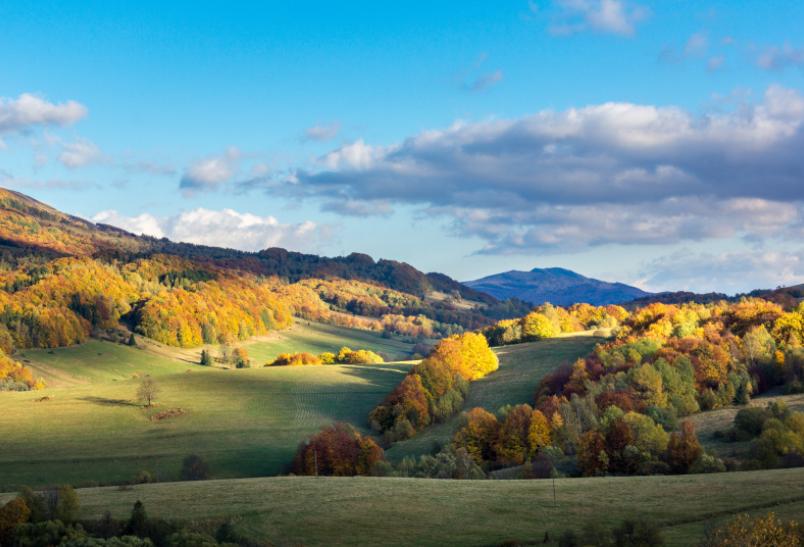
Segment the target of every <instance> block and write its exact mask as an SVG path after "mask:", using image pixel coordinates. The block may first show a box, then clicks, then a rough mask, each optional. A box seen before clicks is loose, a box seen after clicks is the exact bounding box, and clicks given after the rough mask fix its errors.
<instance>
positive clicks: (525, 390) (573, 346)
mask: <svg viewBox="0 0 804 547" xmlns="http://www.w3.org/2000/svg"><path fill="white" fill-rule="evenodd" d="M600 341H601V339H600V338H597V337H593V336H571V337H561V338H551V339H547V340H540V341H538V342H530V343H527V344H516V345H513V346H503V347H500V348H495V352H496V353H497V355H498V356H499V358H500V368H499V370H497V371H496V372H494V373H492V374H489V375H488V376H486V377H485V378H482V379H480V380H478V381H476V382H472V384H471V387H470V391H469V397H468V398H467V401H466V405H465V408H467V409H468V408H472V407H476V406H480V407H483V408H485V409H487V410H489V411H491V412H495V411H497V410H498V409H499V408H500V407H502V406H504V405H514V404H520V403H529V404H532V403H533V395H534V391H535V389H536V386H537V385H538V384H539V381H540V380H541V379H542V377H543V376H544V375H545V374H547V373H548V372H550V371H551V370H554V369H555V368H556V367H559V366H561V365H562V364H564V363H572V362H573V361H575V360H576V359H577V358H578V357H581V356H583V355H586V354H588V353H589V352H590V351H592V349H593V348H594V346H595V344H597V343H599V342H600ZM460 420H461V417H460V415H458V416H454V417H453V418H452V419H450V420H448V421H446V422H444V423H441V424H436V425H434V426H432V427H430V428H428V429H426V430H424V431H423V432H421V433H419V434H417V435H416V436H415V437H413V438H412V439H409V440H407V441H403V442H399V443H396V444H394V446H393V447H392V448H391V449H390V450H388V451H387V455H388V457H389V458H390V459H392V460H400V459H402V458H403V457H404V456H408V455H419V454H424V453H429V452H430V451H432V450H433V447H434V446H435V445H437V444H444V443H446V442H449V440H450V439H451V438H452V433H453V431H454V430H455V428H456V427H457V425H458V424H459V423H460Z"/></svg>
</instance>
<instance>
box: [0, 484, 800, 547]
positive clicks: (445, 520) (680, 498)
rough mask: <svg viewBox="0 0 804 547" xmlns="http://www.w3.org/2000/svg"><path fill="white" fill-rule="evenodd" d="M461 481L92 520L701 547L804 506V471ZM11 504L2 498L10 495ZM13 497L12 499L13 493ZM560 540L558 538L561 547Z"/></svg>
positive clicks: (185, 490) (284, 491)
mask: <svg viewBox="0 0 804 547" xmlns="http://www.w3.org/2000/svg"><path fill="white" fill-rule="evenodd" d="M555 485H556V503H555V505H554V503H553V489H552V481H549V480H531V481H452V480H434V479H395V478H370V477H361V478H314V477H275V478H261V479H234V480H223V481H201V482H185V483H163V484H150V485H140V486H135V487H133V488H132V489H130V490H120V489H118V488H91V489H85V490H81V491H80V498H81V504H82V516H83V517H85V518H97V517H100V516H101V515H102V514H103V512H104V511H106V510H107V509H108V510H110V511H111V512H112V514H113V515H114V516H116V517H118V518H124V517H126V516H127V515H128V514H129V512H130V511H131V507H132V505H133V504H134V502H135V501H136V500H142V501H143V503H144V504H145V507H146V509H147V510H148V514H149V515H152V516H160V517H163V518H170V519H178V520H185V521H199V520H207V519H209V520H218V521H221V520H224V519H233V522H234V523H235V526H236V528H237V529H238V530H240V531H241V532H243V533H245V534H247V535H248V536H250V537H253V538H259V539H263V540H270V541H272V542H274V543H275V544H277V545H299V544H303V545H308V546H312V545H346V544H350V545H356V544H363V545H365V544H371V545H389V546H390V545H498V544H500V543H501V542H503V541H505V540H512V539H513V540H519V541H523V542H534V543H541V541H542V540H543V538H544V535H545V532H547V533H548V534H549V537H550V538H551V540H552V541H553V542H555V541H556V539H557V538H558V537H559V536H560V534H561V533H562V532H563V531H564V530H566V529H568V528H574V529H575V530H576V531H581V530H582V529H584V528H585V527H588V526H590V525H600V526H604V527H606V528H610V527H612V526H615V525H617V524H619V523H620V522H621V521H622V520H623V519H626V518H631V519H645V520H650V521H653V522H655V523H657V524H658V525H659V526H661V530H662V534H663V536H664V538H665V539H666V541H667V544H668V545H685V546H686V545H694V544H696V543H697V542H698V541H699V540H700V539H701V537H702V535H703V532H704V530H705V529H706V527H708V526H710V525H711V524H713V523H717V522H720V521H722V520H723V519H725V518H728V517H729V516H731V515H734V514H736V513H740V512H751V513H755V514H760V513H765V512H767V511H769V510H773V511H775V512H776V513H778V514H780V515H781V516H785V517H788V518H793V517H796V516H798V517H800V515H801V511H802V509H804V469H782V470H772V471H752V472H740V473H719V474H711V475H683V476H650V477H607V478H586V479H558V480H556V482H555ZM0 497H2V496H0ZM7 497H8V496H7ZM552 544H553V545H555V543H552Z"/></svg>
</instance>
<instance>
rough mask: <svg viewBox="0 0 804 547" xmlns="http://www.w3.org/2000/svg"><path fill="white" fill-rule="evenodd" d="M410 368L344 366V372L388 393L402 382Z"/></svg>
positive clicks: (401, 366) (399, 366)
mask: <svg viewBox="0 0 804 547" xmlns="http://www.w3.org/2000/svg"><path fill="white" fill-rule="evenodd" d="M410 368H411V367H410V366H407V365H343V370H344V372H345V373H346V374H347V375H348V376H356V377H358V378H360V380H362V381H368V382H369V384H370V385H371V386H372V387H377V388H383V389H385V390H387V391H391V389H393V388H394V386H395V385H396V384H397V383H399V382H401V381H402V378H404V375H405V374H407V373H408V371H409V370H410ZM389 384H390V389H389Z"/></svg>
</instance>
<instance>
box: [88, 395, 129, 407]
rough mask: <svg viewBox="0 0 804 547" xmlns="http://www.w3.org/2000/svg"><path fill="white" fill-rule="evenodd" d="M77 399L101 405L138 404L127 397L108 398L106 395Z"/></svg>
mask: <svg viewBox="0 0 804 547" xmlns="http://www.w3.org/2000/svg"><path fill="white" fill-rule="evenodd" d="M79 400H80V401H86V402H88V403H94V404H96V405H101V406H136V407H139V406H140V405H139V404H138V403H135V402H133V401H129V400H127V399H109V398H108V397H81V398H80V399H79Z"/></svg>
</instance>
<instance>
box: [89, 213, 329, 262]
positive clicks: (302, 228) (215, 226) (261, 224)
mask: <svg viewBox="0 0 804 547" xmlns="http://www.w3.org/2000/svg"><path fill="white" fill-rule="evenodd" d="M92 220H93V221H94V222H101V223H104V224H111V225H112V226H117V227H119V228H123V229H124V230H128V231H130V232H132V233H135V234H145V235H150V236H153V237H167V238H169V239H171V240H173V241H182V242H185V243H195V244H198V245H212V246H216V247H226V248H232V249H240V250H242V251H258V250H261V249H265V248H268V247H285V248H288V249H293V250H314V249H316V248H317V246H318V245H319V244H320V243H322V242H323V241H324V240H326V239H328V238H329V227H328V226H324V225H319V224H317V223H315V222H312V221H305V222H301V223H298V224H283V223H280V222H279V220H277V219H276V218H275V217H273V216H264V217H263V216H259V215H255V214H252V213H241V212H238V211H235V210H233V209H221V210H212V209H205V208H197V209H193V210H191V211H185V212H182V213H180V214H178V215H175V216H171V217H168V218H163V219H159V218H157V217H155V216H153V215H151V214H148V213H143V214H141V215H138V216H133V217H127V216H124V215H121V214H120V213H118V212H117V211H114V210H110V211H102V212H100V213H98V214H97V215H95V216H94V217H93V218H92Z"/></svg>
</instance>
